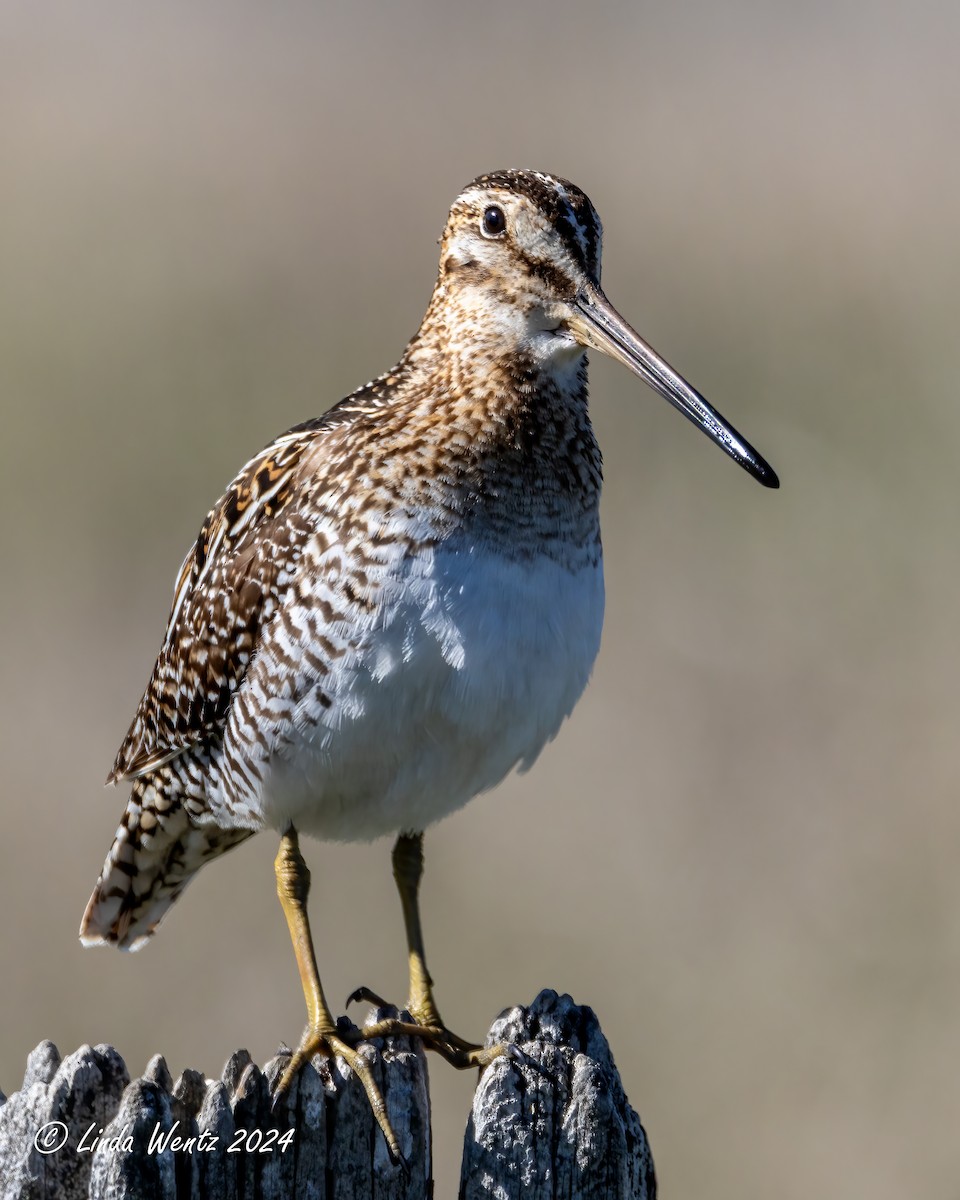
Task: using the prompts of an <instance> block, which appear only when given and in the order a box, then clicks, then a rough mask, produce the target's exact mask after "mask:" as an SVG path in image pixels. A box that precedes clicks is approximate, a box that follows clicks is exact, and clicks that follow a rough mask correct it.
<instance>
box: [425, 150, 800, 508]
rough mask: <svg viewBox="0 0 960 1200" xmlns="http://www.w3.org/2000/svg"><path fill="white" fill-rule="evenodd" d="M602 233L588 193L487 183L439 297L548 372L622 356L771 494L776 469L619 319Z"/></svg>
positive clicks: (466, 199)
mask: <svg viewBox="0 0 960 1200" xmlns="http://www.w3.org/2000/svg"><path fill="white" fill-rule="evenodd" d="M602 236H603V229H602V226H601V224H600V218H599V217H598V216H597V212H596V210H595V209H594V207H593V205H592V204H591V203H590V201H589V199H588V198H587V197H586V196H585V195H584V193H583V192H582V191H581V190H580V189H579V188H578V187H575V186H574V185H573V184H572V183H568V182H567V181H566V180H564V179H560V178H558V177H556V176H553V175H545V174H543V173H541V172H539V171H497V172H495V173H493V174H489V175H481V176H480V177H479V178H478V179H476V180H474V182H473V183H471V184H470V185H469V186H468V187H467V188H466V189H465V190H464V191H463V192H462V193H461V194H460V196H458V197H457V200H456V201H455V203H454V205H453V207H452V209H451V210H450V217H449V219H448V221H447V227H446V229H445V231H444V234H443V238H442V239H441V246H442V249H441V256H440V277H439V281H438V291H440V292H441V293H442V295H443V296H444V297H445V300H446V301H447V302H452V303H454V304H455V305H456V306H457V308H458V309H459V312H460V323H461V324H462V325H463V326H464V327H465V328H467V329H469V334H470V337H471V339H472V340H473V342H474V345H476V346H478V347H479V346H482V345H483V344H484V343H486V344H487V345H489V344H490V343H491V342H496V343H497V344H498V345H499V346H500V347H501V348H502V350H503V353H504V354H506V355H510V354H516V355H518V356H521V357H523V358H524V359H525V360H526V361H528V362H531V363H532V364H533V365H534V366H535V367H537V368H538V369H540V370H548V371H551V372H554V373H557V374H561V373H565V372H567V371H570V370H576V369H578V367H579V363H580V360H581V359H582V356H583V353H584V351H585V350H586V349H587V348H593V349H596V350H600V351H602V353H604V354H607V355H609V356H610V357H611V358H615V359H616V360H617V361H618V362H621V363H623V364H624V366H626V367H627V368H628V369H629V370H631V371H632V372H633V373H634V374H636V375H638V376H639V377H640V378H641V379H643V380H644V382H646V383H648V384H649V385H650V386H651V387H652V388H653V389H654V390H655V391H657V392H659V393H660V395H661V396H663V397H664V398H665V399H666V400H668V401H669V402H670V403H671V404H672V405H674V407H676V408H678V409H679V410H680V411H681V412H682V413H683V414H684V416H686V417H687V418H688V419H689V420H690V421H692V422H693V423H694V424H695V425H697V426H698V427H699V428H700V429H702V430H703V432H704V433H706V434H707V436H708V437H710V438H711V439H712V440H713V441H714V442H716V443H717V445H719V446H720V447H721V449H722V450H724V451H725V452H726V453H727V454H729V455H730V457H731V458H733V459H734V460H735V461H736V462H738V463H739V464H740V465H741V466H742V467H743V468H744V469H745V470H747V471H748V472H749V473H750V474H751V475H753V476H754V478H755V479H757V480H759V481H760V483H762V484H764V485H765V486H766V487H777V486H778V485H779V481H778V480H777V476H776V474H775V472H774V471H773V469H772V468H771V467H770V466H769V465H768V464H767V463H766V462H765V461H764V460H763V458H761V457H760V455H759V454H757V452H756V451H755V450H754V449H753V447H752V446H750V444H749V443H748V442H747V441H745V440H744V439H743V438H742V437H741V436H740V435H739V434H738V433H737V432H736V430H735V429H733V427H732V426H730V425H729V424H727V422H726V421H725V420H724V419H723V417H721V416H720V414H719V413H718V412H717V411H716V410H715V409H714V408H712V407H711V406H710V405H709V404H708V403H707V401H706V400H704V398H703V397H702V396H701V395H700V394H699V393H698V392H697V391H695V390H694V389H693V388H692V387H691V386H690V385H689V384H688V383H687V382H686V381H685V380H684V379H683V378H682V377H681V376H680V375H679V374H677V372H676V371H674V370H673V368H672V367H671V366H670V365H669V364H668V363H667V362H665V361H664V360H663V359H662V358H661V357H660V356H659V355H658V354H657V353H656V352H655V351H654V350H653V349H652V347H650V346H649V345H648V344H647V343H646V342H645V341H644V340H643V339H642V338H641V337H640V335H639V334H638V333H636V331H635V330H633V329H632V328H631V327H630V326H629V325H628V324H627V322H626V321H625V320H624V319H623V318H622V317H621V316H620V315H619V313H618V312H617V311H616V309H615V308H614V307H613V305H612V304H610V302H609V301H608V300H607V298H606V297H605V296H604V294H603V292H602V290H601V288H600V256H601V244H602Z"/></svg>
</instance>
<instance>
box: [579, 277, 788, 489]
mask: <svg viewBox="0 0 960 1200" xmlns="http://www.w3.org/2000/svg"><path fill="white" fill-rule="evenodd" d="M571 325H572V326H573V328H574V332H575V333H576V334H577V335H578V338H579V340H581V341H582V342H583V343H585V344H586V345H588V346H592V347H593V348H594V349H596V350H601V351H602V352H603V353H604V354H609V355H610V357H611V358H615V359H616V360H617V362H621V363H623V365H624V366H625V367H629V369H630V370H631V371H633V373H634V374H635V375H639V376H640V378H641V379H642V380H643V381H644V383H648V384H649V385H650V386H651V387H652V388H653V389H654V391H656V392H659V393H660V395H661V396H663V398H664V399H665V400H669V402H670V403H671V404H672V405H673V406H674V408H678V409H679V410H680V412H682V413H683V415H684V416H685V417H686V418H687V420H688V421H692V422H693V423H694V425H696V426H697V427H698V428H699V429H702V430H703V432H704V433H705V434H706V435H707V437H709V438H711V439H712V440H713V441H715V442H716V443H717V445H718V446H719V447H720V449H721V450H725V451H726V453H727V454H729V455H730V457H731V458H732V459H733V460H734V461H735V462H738V463H739V464H740V466H741V467H743V469H744V470H745V471H749V472H750V474H751V475H752V476H753V477H754V479H757V480H759V481H760V483H762V484H763V486H764V487H768V488H776V487H779V486H780V480H779V479H778V478H777V473H776V471H774V469H773V468H772V467H771V466H770V464H769V463H767V462H766V461H765V460H764V459H763V458H761V457H760V455H759V454H758V453H757V452H756V450H754V448H753V447H752V446H751V445H750V443H749V442H748V441H746V440H745V439H744V438H742V437H741V436H740V434H739V433H737V431H736V430H735V429H734V428H733V426H732V425H728V424H727V422H726V421H725V420H724V419H723V417H721V416H720V414H719V413H718V412H717V410H716V409H715V408H713V407H712V405H710V404H708V403H707V402H706V400H704V398H703V397H702V396H701V395H700V393H699V392H698V391H696V390H695V389H694V388H692V387H691V386H690V384H689V383H687V381H686V380H685V379H683V378H682V377H681V376H680V375H678V374H677V372H676V371H675V370H674V369H673V367H671V366H670V364H669V363H668V362H665V361H664V360H663V359H662V358H661V357H660V355H659V354H657V352H656V351H655V350H654V349H653V348H652V347H651V346H648V345H647V343H646V342H645V341H644V340H643V338H642V337H640V335H639V334H638V333H637V332H636V331H635V330H633V329H631V328H630V326H629V325H628V324H627V323H626V321H625V320H624V319H623V317H621V316H620V314H619V313H618V312H617V310H616V309H615V308H614V307H613V305H612V304H611V303H610V301H609V300H608V299H607V298H606V296H605V295H604V294H603V292H601V290H600V288H599V287H598V286H597V285H596V284H594V283H588V284H587V285H586V286H585V287H584V289H583V291H582V292H581V293H580V295H579V296H578V298H577V299H576V300H575V301H574V313H573V319H572V321H571Z"/></svg>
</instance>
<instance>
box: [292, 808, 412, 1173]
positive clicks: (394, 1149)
mask: <svg viewBox="0 0 960 1200" xmlns="http://www.w3.org/2000/svg"><path fill="white" fill-rule="evenodd" d="M274 869H275V870H276V874H277V895H278V896H279V897H280V905H281V907H282V908H283V915H284V916H285V917H286V918H287V926H288V927H289V929H290V939H291V941H292V942H293V952H294V954H295V955H296V959H297V967H298V968H299V971H300V982H301V984H302V985H303V996H304V999H305V1000H306V1002H307V1027H306V1029H305V1030H304V1031H303V1037H302V1038H301V1039H300V1045H299V1046H298V1047H297V1049H296V1052H295V1053H294V1054H293V1056H292V1057H291V1059H290V1062H289V1063H288V1064H287V1067H286V1070H285V1071H284V1072H283V1075H282V1076H281V1077H280V1082H279V1083H278V1084H277V1090H276V1094H277V1095H278V1096H280V1095H282V1094H283V1093H284V1092H285V1091H286V1090H287V1089H288V1088H289V1086H290V1084H291V1083H292V1082H293V1080H294V1078H295V1077H296V1075H297V1072H298V1071H299V1070H300V1069H301V1067H303V1065H304V1063H306V1062H307V1061H308V1060H309V1059H311V1058H312V1057H313V1056H314V1055H315V1054H323V1055H326V1056H332V1055H339V1057H340V1058H342V1059H344V1061H345V1062H346V1063H347V1065H348V1066H349V1067H350V1069H351V1070H352V1071H353V1073H354V1074H355V1075H356V1076H357V1078H358V1079H359V1080H360V1082H361V1083H362V1084H363V1089H364V1091H365V1092H366V1094H367V1099H368V1100H369V1101H370V1107H371V1108H372V1109H373V1115H374V1116H375V1117H376V1119H377V1124H378V1125H379V1126H380V1128H381V1129H382V1130H383V1136H384V1137H385V1138H386V1141H387V1146H388V1147H389V1149H390V1154H391V1156H392V1157H393V1158H394V1160H395V1161H398V1162H402V1161H403V1156H402V1155H401V1153H400V1146H399V1144H398V1142H397V1138H396V1135H395V1134H394V1132H393V1129H392V1128H391V1126H390V1122H389V1120H388V1118H387V1109H386V1105H385V1104H384V1102H383V1096H382V1095H381V1094H380V1089H379V1088H378V1087H377V1084H376V1081H375V1080H374V1078H373V1075H372V1074H371V1072H370V1067H369V1066H368V1065H367V1062H366V1060H365V1059H364V1058H363V1057H362V1056H361V1055H359V1054H358V1053H357V1052H356V1050H354V1049H353V1047H352V1046H350V1045H349V1044H348V1043H347V1042H345V1041H344V1040H343V1038H342V1037H341V1036H339V1034H338V1033H337V1025H336V1022H335V1021H334V1019H333V1017H332V1015H331V1013H330V1008H329V1006H328V1005H327V1001H326V998H325V996H324V994H323V988H322V987H321V986H320V975H319V972H318V971H317V956H316V954H315V953H314V949H313V938H312V937H311V936H310V921H309V918H308V917H307V896H308V894H309V892H310V872H309V870H308V869H307V864H306V863H305V862H304V860H303V855H302V854H301V853H300V842H299V839H298V837H297V831H296V830H295V829H294V828H293V826H291V827H290V828H289V829H288V830H287V832H286V833H285V834H284V835H283V838H282V839H281V842H280V849H279V851H278V853H277V858H276V862H275V863H274ZM357 1040H359V1039H357Z"/></svg>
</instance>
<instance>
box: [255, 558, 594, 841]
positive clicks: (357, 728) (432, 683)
mask: <svg viewBox="0 0 960 1200" xmlns="http://www.w3.org/2000/svg"><path fill="white" fill-rule="evenodd" d="M602 623H603V569H602V564H601V563H599V562H598V563H597V564H596V565H591V566H586V567H580V568H578V569H577V570H576V571H571V570H568V569H567V568H565V567H563V566H561V565H559V564H558V563H556V562H554V561H553V560H552V559H549V558H546V557H542V558H534V559H530V560H526V561H524V560H512V559H504V558H500V557H496V556H493V555H490V554H489V553H487V552H483V551H480V550H477V549H469V550H466V549H465V550H460V551H459V552H458V551H455V550H449V549H443V548H441V549H439V550H437V551H433V552H427V553H425V554H421V555H419V556H418V557H417V559H416V560H415V561H413V562H412V563H409V564H408V565H407V566H405V568H404V572H403V574H402V575H400V576H398V577H396V578H394V579H393V580H392V581H391V582H390V583H389V584H388V585H386V586H385V588H384V594H383V599H382V602H381V604H380V606H379V609H378V613H377V615H376V618H375V620H374V624H373V626H372V628H371V629H370V630H369V632H368V635H367V637H366V639H365V641H364V642H363V644H362V645H361V647H360V649H359V651H357V652H356V653H354V654H351V655H348V656H346V657H345V658H344V659H343V660H341V665H340V666H339V667H338V669H337V672H336V675H335V676H334V678H333V679H331V680H327V683H326V684H325V686H326V687H327V690H328V691H329V692H330V693H331V696H332V701H333V702H332V704H331V705H330V707H329V708H328V709H326V710H325V711H324V712H323V713H322V714H320V719H319V720H318V719H317V714H316V713H315V712H314V713H311V714H310V720H306V719H303V720H296V721H295V722H294V726H295V735H294V736H293V737H292V738H291V736H290V734H289V733H288V734H287V737H286V742H287V744H286V746H285V747H284V750H283V753H282V756H280V755H278V756H275V757H274V758H273V759H272V761H271V762H270V764H269V771H268V774H267V776H266V777H265V779H264V786H263V791H262V793H261V816H262V819H263V821H264V822H265V823H266V824H268V825H272V826H273V827H275V828H277V829H283V828H285V827H286V826H287V825H288V824H289V823H290V822H291V821H292V822H293V823H294V824H295V825H296V826H297V828H298V829H301V830H303V831H304V832H307V833H313V834H315V835H316V836H319V837H323V838H331V839H337V840H354V839H367V838H374V837H378V836H380V835H381V834H385V833H390V832H396V831H398V830H411V831H413V830H422V829H423V828H425V827H426V826H427V825H429V824H430V823H431V822H433V821H436V820H438V819H439V818H440V817H443V816H445V815H446V814H447V813H449V812H452V811H454V810H455V809H457V808H459V807H460V806H461V805H463V804H465V803H466V802H467V801H468V800H470V799H471V798H472V797H473V796H475V795H477V793H479V792H482V791H484V790H486V789H487V788H491V787H493V786H494V785H495V784H497V783H499V782H500V780H501V779H503V778H504V776H505V775H507V774H508V773H509V772H510V771H511V770H512V769H513V768H514V767H520V769H525V768H526V767H529V766H530V764H531V763H532V762H533V761H534V759H535V758H536V757H537V755H538V754H539V753H540V751H541V750H542V748H543V746H544V745H545V744H546V742H548V741H549V740H550V739H551V738H552V737H553V736H554V735H555V734H556V732H557V730H558V729H559V727H560V725H561V723H562V722H563V720H564V718H565V717H567V716H568V715H569V714H570V712H571V711H572V709H573V707H574V705H575V704H576V702H577V700H578V698H579V697H580V694H581V693H582V691H583V689H584V687H585V686H586V683H587V679H588V678H589V675H590V670H591V668H592V666H593V662H594V659H595V658H596V655H597V651H598V649H599V646H600V629H601V625H602ZM303 716H304V718H305V717H306V714H303Z"/></svg>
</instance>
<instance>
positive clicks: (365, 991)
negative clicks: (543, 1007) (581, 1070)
mask: <svg viewBox="0 0 960 1200" xmlns="http://www.w3.org/2000/svg"><path fill="white" fill-rule="evenodd" d="M353 1003H367V1004H373V1005H374V1006H375V1007H377V1008H387V1007H389V1005H388V1004H387V1002H386V1001H385V1000H384V999H383V998H382V997H381V996H378V995H377V993H376V992H373V991H371V990H370V989H369V988H365V987H359V988H357V990H356V991H355V992H351V993H350V995H349V996H348V997H347V1004H348V1005H350V1004H353ZM407 1012H409V1014H410V1018H411V1019H410V1020H409V1021H404V1020H402V1019H401V1018H399V1017H387V1018H385V1019H384V1020H381V1021H374V1022H372V1023H371V1024H369V1025H365V1026H364V1029H363V1036H364V1037H368V1038H376V1037H409V1038H418V1039H419V1040H420V1041H421V1042H423V1044H424V1046H425V1047H426V1048H427V1049H428V1050H433V1051H434V1052H435V1053H437V1054H439V1055H440V1057H441V1058H444V1059H446V1061H447V1062H448V1063H450V1065H451V1066H453V1067H456V1068H457V1070H459V1071H466V1070H468V1069H469V1068H470V1067H476V1068H478V1069H479V1070H481V1071H482V1070H483V1069H484V1067H487V1066H489V1065H490V1063H492V1062H493V1060H494V1059H495V1058H500V1057H501V1056H502V1055H504V1054H509V1052H510V1047H509V1046H507V1045H506V1044H502V1045H497V1046H480V1045H478V1044H477V1043H476V1042H468V1041H466V1040H465V1039H464V1038H462V1037H459V1036H458V1035H457V1034H455V1033H454V1032H453V1031H452V1030H451V1029H448V1028H447V1027H446V1025H445V1024H444V1023H443V1021H442V1020H441V1018H440V1014H439V1013H438V1012H437V1009H436V1006H435V1005H434V1004H433V1001H432V999H428V1000H427V1001H426V1002H425V1003H424V1004H423V1005H419V1004H416V1003H410V1004H409V1005H408V1007H407Z"/></svg>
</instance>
